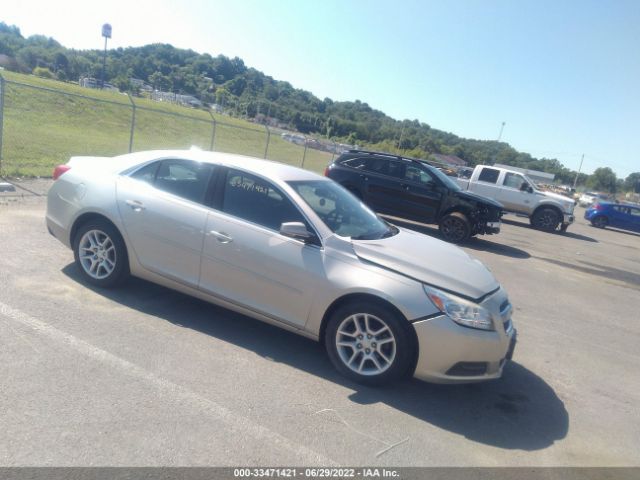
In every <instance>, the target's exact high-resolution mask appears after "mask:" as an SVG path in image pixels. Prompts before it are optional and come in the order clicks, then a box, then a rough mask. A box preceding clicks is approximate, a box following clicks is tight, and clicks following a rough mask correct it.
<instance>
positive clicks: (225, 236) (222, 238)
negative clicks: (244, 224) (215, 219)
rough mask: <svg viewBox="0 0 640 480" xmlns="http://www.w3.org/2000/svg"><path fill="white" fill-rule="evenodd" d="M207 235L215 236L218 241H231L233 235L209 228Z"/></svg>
mask: <svg viewBox="0 0 640 480" xmlns="http://www.w3.org/2000/svg"><path fill="white" fill-rule="evenodd" d="M209 235H213V236H214V237H216V240H218V241H219V242H220V243H230V242H233V237H231V236H229V235H228V234H226V233H224V232H216V231H215V230H211V231H209Z"/></svg>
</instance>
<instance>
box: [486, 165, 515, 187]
mask: <svg viewBox="0 0 640 480" xmlns="http://www.w3.org/2000/svg"><path fill="white" fill-rule="evenodd" d="M485 170H486V169H485ZM523 183H524V178H522V175H518V174H517V173H511V172H507V173H506V175H505V177H504V183H503V185H504V186H505V187H509V188H515V189H516V190H520V187H522V184H523Z"/></svg>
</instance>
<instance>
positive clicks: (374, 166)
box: [364, 157, 389, 175]
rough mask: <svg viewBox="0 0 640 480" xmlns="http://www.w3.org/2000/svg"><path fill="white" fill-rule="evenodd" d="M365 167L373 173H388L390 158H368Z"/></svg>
mask: <svg viewBox="0 0 640 480" xmlns="http://www.w3.org/2000/svg"><path fill="white" fill-rule="evenodd" d="M364 160H365V165H364V169H365V170H367V171H368V172H371V173H379V174H380V175H388V173H389V160H386V159H384V158H375V157H374V158H366V159H364Z"/></svg>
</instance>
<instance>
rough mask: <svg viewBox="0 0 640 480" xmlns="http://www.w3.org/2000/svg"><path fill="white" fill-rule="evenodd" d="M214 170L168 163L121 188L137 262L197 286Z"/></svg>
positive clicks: (120, 200)
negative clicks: (208, 193)
mask: <svg viewBox="0 0 640 480" xmlns="http://www.w3.org/2000/svg"><path fill="white" fill-rule="evenodd" d="M213 172H214V166H213V165H211V164H207V163H199V162H195V161H192V160H183V159H165V160H159V161H157V162H153V163H152V164H150V165H147V166H145V167H143V168H142V169H140V170H138V171H137V172H135V173H133V174H132V175H130V176H129V177H121V178H120V179H119V180H118V184H117V199H118V210H119V212H120V216H121V218H122V221H123V224H124V228H125V231H126V234H127V237H128V239H129V242H130V244H131V247H132V248H133V252H131V254H134V255H135V256H136V258H137V259H138V262H139V263H140V264H141V265H142V266H143V267H144V268H146V269H148V270H150V271H152V272H154V273H157V274H160V275H162V276H164V277H167V278H171V279H172V280H176V281H178V282H180V283H183V284H187V285H189V286H197V285H198V281H199V276H200V256H201V253H202V242H203V239H204V228H205V225H206V220H207V212H208V209H207V208H206V207H205V206H204V202H205V199H206V195H207V191H208V188H209V182H210V181H211V178H212V176H213Z"/></svg>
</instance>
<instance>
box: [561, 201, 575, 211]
mask: <svg viewBox="0 0 640 480" xmlns="http://www.w3.org/2000/svg"><path fill="white" fill-rule="evenodd" d="M575 206H576V203H575V202H567V203H565V204H564V209H565V211H566V212H568V213H573V208H574V207H575Z"/></svg>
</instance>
